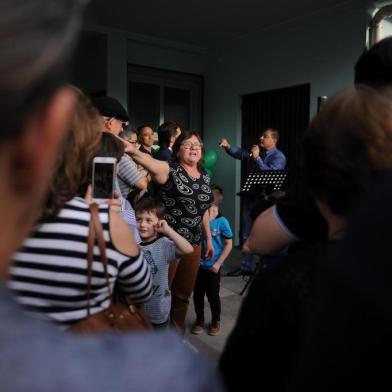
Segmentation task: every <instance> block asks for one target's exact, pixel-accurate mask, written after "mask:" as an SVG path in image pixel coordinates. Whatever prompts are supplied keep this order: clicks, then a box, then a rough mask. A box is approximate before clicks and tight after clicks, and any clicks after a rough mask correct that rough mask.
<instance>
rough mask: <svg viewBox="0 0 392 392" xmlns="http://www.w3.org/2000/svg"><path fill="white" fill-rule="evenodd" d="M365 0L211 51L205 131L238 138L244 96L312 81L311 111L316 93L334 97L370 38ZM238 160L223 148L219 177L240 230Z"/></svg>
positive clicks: (209, 142)
mask: <svg viewBox="0 0 392 392" xmlns="http://www.w3.org/2000/svg"><path fill="white" fill-rule="evenodd" d="M366 10H367V8H366V5H365V1H364V2H362V1H360V0H355V1H354V0H353V1H350V2H349V3H345V5H342V6H340V7H337V8H334V9H330V10H327V11H323V12H320V13H318V14H316V15H312V16H310V17H309V16H308V17H304V18H302V19H300V20H296V21H295V22H291V23H289V24H284V25H280V26H276V27H274V28H270V29H268V30H265V31H259V32H256V33H253V34H250V35H247V36H244V37H242V38H240V39H237V40H235V41H232V42H231V43H230V44H228V45H226V46H225V47H224V48H222V49H221V50H219V51H217V50H215V51H211V52H209V53H208V54H207V56H208V62H206V65H205V67H206V68H205V97H204V98H205V99H204V135H205V142H206V146H207V148H214V149H218V147H217V140H218V138H219V137H220V136H225V137H227V138H228V139H229V140H230V141H231V142H232V143H233V144H234V143H240V134H241V112H240V100H241V95H243V94H249V93H253V92H258V91H265V90H270V89H276V88H280V87H288V86H292V85H297V84H303V83H311V113H312V114H314V113H315V112H316V110H317V96H319V95H327V96H330V95H332V94H333V93H334V92H336V91H337V90H340V89H342V88H344V87H346V86H349V85H350V84H352V81H353V65H354V63H355V61H356V59H357V58H358V57H359V55H360V54H361V52H362V51H363V49H364V46H365V42H366V22H367V14H366ZM239 168H240V164H239V161H235V160H234V159H232V158H230V157H228V156H227V155H226V154H225V153H224V151H222V150H219V161H218V163H217V165H216V167H215V178H216V179H217V180H216V181H217V182H219V184H220V185H222V186H223V188H224V191H225V195H226V197H225V201H224V206H223V212H224V214H225V215H226V216H227V217H228V218H229V220H230V221H231V222H232V224H233V223H234V222H235V232H236V233H238V230H239V225H238V223H239V198H238V197H236V196H235V194H236V192H238V191H239V188H240V183H239V182H240V175H239Z"/></svg>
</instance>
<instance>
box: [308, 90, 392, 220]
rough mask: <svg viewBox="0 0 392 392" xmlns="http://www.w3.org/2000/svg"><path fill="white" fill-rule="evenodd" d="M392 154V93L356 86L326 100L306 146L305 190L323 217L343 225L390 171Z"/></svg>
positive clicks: (311, 125)
mask: <svg viewBox="0 0 392 392" xmlns="http://www.w3.org/2000/svg"><path fill="white" fill-rule="evenodd" d="M391 151H392V100H391V95H390V92H389V93H383V94H381V93H380V92H377V91H376V90H373V89H371V88H366V87H357V88H356V89H354V88H353V89H350V90H347V91H345V92H343V93H341V94H339V95H337V96H335V97H333V98H331V99H330V100H328V102H327V103H326V105H325V106H324V107H323V110H322V111H320V113H319V114H318V115H317V116H316V117H315V118H314V119H313V120H312V122H311V124H310V126H309V128H308V130H307V132H306V135H305V139H304V145H303V153H304V154H303V157H304V162H303V163H304V165H303V170H304V175H305V181H306V184H305V185H306V186H307V188H308V189H309V190H310V192H311V195H312V196H313V198H314V199H315V200H316V202H317V204H318V206H319V208H320V211H321V213H322V214H323V215H324V217H326V216H325V215H326V214H329V215H330V217H331V216H332V217H335V218H337V219H340V220H341V223H342V225H344V224H345V220H346V218H347V216H348V214H349V213H350V211H351V209H352V207H353V206H354V205H355V203H356V201H357V199H358V198H359V197H361V196H362V195H363V194H364V193H367V192H369V191H370V190H371V189H372V188H373V186H374V184H375V183H376V181H377V180H379V178H380V177H382V176H383V175H384V174H385V173H386V172H387V171H389V170H391V169H392V154H391ZM326 219H327V217H326ZM327 221H328V219H327Z"/></svg>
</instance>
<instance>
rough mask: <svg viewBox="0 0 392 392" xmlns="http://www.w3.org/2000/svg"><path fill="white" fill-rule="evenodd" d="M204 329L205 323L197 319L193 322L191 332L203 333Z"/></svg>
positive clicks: (195, 333)
mask: <svg viewBox="0 0 392 392" xmlns="http://www.w3.org/2000/svg"><path fill="white" fill-rule="evenodd" d="M203 331H204V323H203V322H198V321H196V322H195V324H193V327H192V329H191V333H193V334H194V335H200V334H201V333H203Z"/></svg>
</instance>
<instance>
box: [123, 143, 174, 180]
mask: <svg viewBox="0 0 392 392" xmlns="http://www.w3.org/2000/svg"><path fill="white" fill-rule="evenodd" d="M119 139H120V140H121V141H122V142H123V143H124V146H125V152H126V153H127V154H129V155H130V156H131V157H132V159H133V160H134V161H135V162H137V163H138V164H139V165H142V166H143V167H144V168H145V169H146V170H147V171H148V172H149V173H150V175H151V179H152V181H154V182H156V183H157V184H164V183H165V182H166V181H167V178H168V177H169V164H168V163H167V162H166V161H159V160H158V159H154V158H153V157H152V156H151V155H149V154H145V153H144V152H141V151H139V150H138V149H137V148H136V147H135V146H134V145H132V144H131V143H129V142H127V141H126V140H124V139H121V138H119Z"/></svg>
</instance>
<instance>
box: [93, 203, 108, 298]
mask: <svg viewBox="0 0 392 392" xmlns="http://www.w3.org/2000/svg"><path fill="white" fill-rule="evenodd" d="M90 212H91V220H90V222H92V225H93V227H94V232H95V240H96V242H97V245H98V248H99V254H100V257H101V262H102V265H103V269H104V273H105V279H106V285H107V287H108V291H109V298H110V300H111V302H113V295H112V291H111V290H110V282H109V273H108V259H107V256H106V244H105V238H104V235H103V228H102V224H101V221H100V220H99V215H98V206H97V204H96V203H92V204H90Z"/></svg>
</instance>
